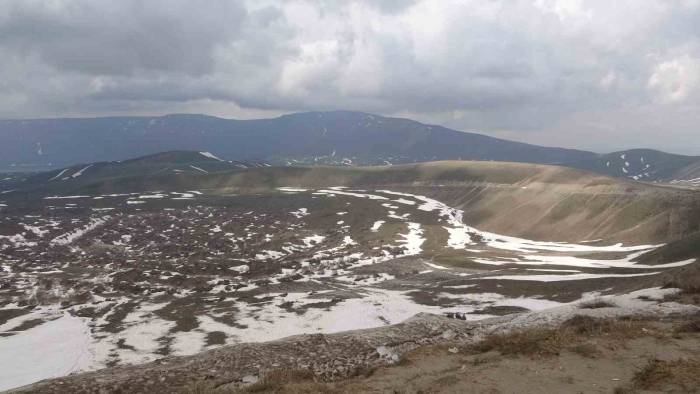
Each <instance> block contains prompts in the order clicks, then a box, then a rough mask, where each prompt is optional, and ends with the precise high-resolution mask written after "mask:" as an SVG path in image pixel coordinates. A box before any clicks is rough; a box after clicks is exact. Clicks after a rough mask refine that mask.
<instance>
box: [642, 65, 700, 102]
mask: <svg viewBox="0 0 700 394" xmlns="http://www.w3.org/2000/svg"><path fill="white" fill-rule="evenodd" d="M648 85H649V88H651V89H652V90H654V91H655V92H656V94H657V95H658V98H659V99H660V100H661V101H663V102H666V103H682V102H684V101H686V100H687V99H688V98H689V96H691V95H694V94H696V93H697V92H698V89H699V88H700V58H697V57H692V56H690V55H684V56H681V57H677V58H674V59H671V60H667V61H664V62H661V63H659V64H657V65H656V66H654V69H653V72H652V74H651V76H650V77H649V83H648Z"/></svg>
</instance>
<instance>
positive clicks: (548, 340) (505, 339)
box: [469, 315, 661, 357]
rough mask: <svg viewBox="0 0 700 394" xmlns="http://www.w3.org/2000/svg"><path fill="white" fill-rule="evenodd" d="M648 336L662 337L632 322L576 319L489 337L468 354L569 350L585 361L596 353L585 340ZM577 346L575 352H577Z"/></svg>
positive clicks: (541, 353) (515, 353) (545, 352)
mask: <svg viewBox="0 0 700 394" xmlns="http://www.w3.org/2000/svg"><path fill="white" fill-rule="evenodd" d="M649 335H661V334H659V333H657V332H656V331H653V330H650V329H646V328H645V327H644V326H643V325H642V324H641V322H639V321H635V320H619V319H617V320H616V319H601V318H596V317H591V316H585V315H576V316H574V317H572V318H570V319H568V320H566V321H564V322H563V323H562V324H561V325H560V326H559V327H558V328H555V329H547V328H532V329H526V330H515V331H510V332H506V333H499V334H491V335H488V336H486V337H485V338H484V339H483V340H482V341H481V342H478V343H476V344H474V345H472V346H471V347H470V349H469V350H471V351H475V352H479V353H485V352H488V351H498V352H500V353H501V354H503V355H519V354H523V355H542V356H548V355H557V354H559V352H560V351H561V350H562V349H566V348H569V349H571V350H573V351H575V352H577V353H579V354H582V355H585V356H586V357H592V356H593V355H594V354H595V353H597V349H595V347H594V346H593V345H586V344H581V343H582V342H585V339H586V338H589V337H597V336H605V337H606V338H609V339H613V340H621V341H625V340H628V339H634V338H639V337H643V336H649ZM577 346H578V348H576V347H577Z"/></svg>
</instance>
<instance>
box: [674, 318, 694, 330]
mask: <svg viewBox="0 0 700 394" xmlns="http://www.w3.org/2000/svg"><path fill="white" fill-rule="evenodd" d="M676 332H677V333H694V332H700V317H696V318H695V319H693V320H689V321H687V322H685V323H683V324H681V325H680V326H678V327H677V328H676Z"/></svg>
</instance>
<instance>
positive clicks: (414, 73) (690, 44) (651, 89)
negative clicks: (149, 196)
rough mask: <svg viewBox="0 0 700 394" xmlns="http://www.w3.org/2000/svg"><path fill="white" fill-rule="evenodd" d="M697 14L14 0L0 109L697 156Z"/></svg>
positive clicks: (677, 10)
mask: <svg viewBox="0 0 700 394" xmlns="http://www.w3.org/2000/svg"><path fill="white" fill-rule="evenodd" d="M698 26H700V2H698V1H694V0H685V1H675V2H670V1H662V0H649V1H645V2H639V1H632V0H629V1H622V2H609V1H596V0H589V1H584V0H580V1H578V0H567V1H563V0H533V1H496V0H494V1H487V2H485V1H448V0H446V1H440V2H433V1H427V0H423V1H419V0H416V1H397V0H384V1H368V0H357V1H335V0H318V1H311V0H288V1H271V0H270V1H252V0H251V1H236V0H214V1H207V2H195V1H185V0H168V1H166V0H160V1H155V0H154V1H146V2H144V1H136V0H121V1H106V0H103V1H96V0H93V1H87V0H52V1H48V0H45V1H39V0H6V1H4V2H2V3H0V57H1V58H2V59H3V61H2V62H0V72H1V73H2V76H3V78H2V80H1V81H0V117H39V116H64V115H91V116H93V115H105V114H118V113H136V112H139V113H141V111H144V110H148V111H152V112H155V113H167V112H175V111H187V110H193V111H204V112H208V113H212V114H216V115H222V116H240V117H246V116H256V115H258V114H260V113H261V112H260V111H268V112H265V113H283V112H291V111H299V110H316V109H321V110H323V109H351V110H362V111H367V112H379V113H384V114H390V115H391V114H398V115H406V116H412V117H416V118H418V119H421V120H425V121H430V122H435V123H440V124H445V125H448V126H451V127H456V128H460V129H480V130H483V131H484V132H487V133H491V134H495V135H501V136H507V137H509V138H516V139H521V140H526V141H530V142H536V143H550V142H552V141H556V142H557V143H558V144H560V145H568V146H579V147H584V148H590V149H600V150H607V149H608V148H609V147H610V146H609V144H610V140H613V141H625V143H631V142H638V145H640V146H641V145H646V146H652V147H654V146H656V147H661V148H667V149H682V150H685V151H689V152H690V151H695V152H697V153H700V138H695V139H694V140H692V141H686V140H687V139H688V136H689V135H692V134H693V132H696V131H697V129H696V125H697V124H698V123H699V122H698V121H699V120H700V119H699V118H700V115H697V114H699V113H700V111H698V107H699V106H700V94H699V91H700V37H699V35H700V27H698ZM651 114H653V119H651V118H650V117H651V116H652V115H651ZM693 114H695V115H693ZM630 118H631V119H630ZM664 118H666V119H668V122H667V124H668V125H669V126H671V127H666V128H665V129H664V132H665V133H672V135H675V136H677V138H675V139H674V138H668V137H667V136H668V134H665V136H664V137H661V132H656V133H655V132H654V131H653V130H651V129H650V127H651V126H650V125H654V124H658V123H659V119H664ZM635 119H639V120H638V121H635ZM661 124H663V123H661ZM611 130H612V131H611ZM596 133H598V135H600V136H601V138H599V139H591V138H587V137H586V136H589V135H592V134H596ZM606 133H607V134H606ZM610 133H614V134H615V136H616V138H614V139H610V138H607V141H605V139H606V138H603V137H604V136H605V135H607V136H609V135H610ZM679 140H683V141H682V142H678V141H679ZM679 147H680V148H679ZM615 148H617V147H615Z"/></svg>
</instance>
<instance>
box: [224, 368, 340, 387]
mask: <svg viewBox="0 0 700 394" xmlns="http://www.w3.org/2000/svg"><path fill="white" fill-rule="evenodd" d="M301 388H304V389H308V390H305V391H297V389H301ZM290 390H292V391H290ZM311 391H313V392H318V393H324V392H329V391H327V390H326V387H325V385H324V384H322V383H318V382H316V381H314V374H313V373H312V372H311V371H309V370H302V369H276V370H272V371H269V372H267V373H266V374H265V375H264V376H263V377H262V379H260V381H258V382H257V383H254V384H251V385H249V386H245V387H243V388H241V389H240V390H238V391H237V393H296V392H311Z"/></svg>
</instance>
